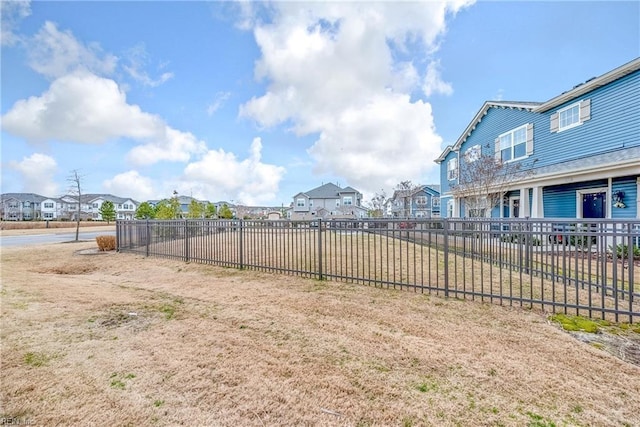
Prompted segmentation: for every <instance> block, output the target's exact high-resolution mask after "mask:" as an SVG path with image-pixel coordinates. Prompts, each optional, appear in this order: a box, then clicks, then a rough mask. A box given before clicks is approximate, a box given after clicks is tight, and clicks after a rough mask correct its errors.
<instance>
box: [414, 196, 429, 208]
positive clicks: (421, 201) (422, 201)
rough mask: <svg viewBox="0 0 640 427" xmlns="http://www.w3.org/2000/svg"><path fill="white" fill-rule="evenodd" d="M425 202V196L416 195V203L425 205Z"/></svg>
mask: <svg viewBox="0 0 640 427" xmlns="http://www.w3.org/2000/svg"><path fill="white" fill-rule="evenodd" d="M426 204H427V196H418V197H416V205H418V206H425V205H426Z"/></svg>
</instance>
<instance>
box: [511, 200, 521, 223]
mask: <svg viewBox="0 0 640 427" xmlns="http://www.w3.org/2000/svg"><path fill="white" fill-rule="evenodd" d="M516 200H517V201H518V203H520V196H511V197H509V218H518V217H517V216H513V205H514V204H515V201H516ZM518 209H519V210H520V209H522V205H520V206H519V207H518Z"/></svg>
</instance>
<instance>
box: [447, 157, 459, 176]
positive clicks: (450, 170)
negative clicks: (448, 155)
mask: <svg viewBox="0 0 640 427" xmlns="http://www.w3.org/2000/svg"><path fill="white" fill-rule="evenodd" d="M457 177H458V159H457V158H455V157H454V158H453V159H451V160H449V161H448V162H447V179H448V180H449V181H452V180H454V179H456V178H457Z"/></svg>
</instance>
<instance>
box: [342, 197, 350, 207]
mask: <svg viewBox="0 0 640 427" xmlns="http://www.w3.org/2000/svg"><path fill="white" fill-rule="evenodd" d="M342 204H344V205H352V204H353V198H352V197H351V196H346V197H345V198H344V199H342Z"/></svg>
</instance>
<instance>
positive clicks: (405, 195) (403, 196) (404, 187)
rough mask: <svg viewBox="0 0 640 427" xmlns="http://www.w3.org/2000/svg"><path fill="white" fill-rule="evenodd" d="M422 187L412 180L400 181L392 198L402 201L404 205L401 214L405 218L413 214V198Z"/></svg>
mask: <svg viewBox="0 0 640 427" xmlns="http://www.w3.org/2000/svg"><path fill="white" fill-rule="evenodd" d="M418 187H420V186H419V185H415V184H413V183H412V182H411V181H410V180H408V181H400V183H399V184H398V185H396V188H395V190H394V192H393V197H391V199H392V200H393V201H394V202H395V203H396V206H397V203H400V204H401V205H402V207H401V211H400V216H401V217H403V218H408V217H409V216H410V214H411V200H412V196H413V193H414V192H415V191H416V190H417V189H418Z"/></svg>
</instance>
